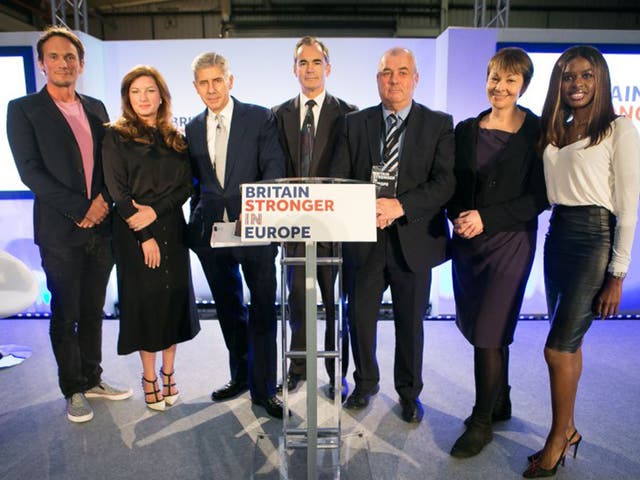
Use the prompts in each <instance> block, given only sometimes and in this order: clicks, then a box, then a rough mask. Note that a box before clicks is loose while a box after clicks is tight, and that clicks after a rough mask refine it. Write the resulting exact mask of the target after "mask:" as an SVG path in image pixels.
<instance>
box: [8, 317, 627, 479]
mask: <svg viewBox="0 0 640 480" xmlns="http://www.w3.org/2000/svg"><path fill="white" fill-rule="evenodd" d="M202 327H203V329H202V332H201V333H200V334H199V335H198V336H197V337H196V338H195V339H194V340H193V341H191V342H188V343H186V344H183V345H180V346H179V348H178V357H177V364H176V371H177V381H178V386H179V388H180V390H181V394H182V395H181V397H180V400H179V402H178V403H177V404H176V405H175V406H174V407H172V408H171V409H169V410H167V411H166V412H164V413H155V412H153V413H152V412H151V411H149V410H148V409H146V408H145V406H144V400H143V396H142V393H141V388H140V372H141V367H140V361H139V359H138V357H137V355H135V354H132V355H128V356H125V357H119V356H117V355H116V353H115V343H116V337H117V330H118V322H117V321H116V320H105V322H104V339H103V357H104V360H103V367H104V370H105V373H104V378H105V379H106V380H108V381H112V382H118V383H121V384H127V385H130V386H131V387H132V388H133V389H134V396H133V397H132V398H131V399H129V400H124V401H121V402H107V401H101V400H99V401H92V406H93V408H94V412H95V417H94V419H93V420H92V421H91V422H88V423H86V424H80V425H78V424H73V423H71V422H69V421H68V420H67V419H66V415H65V402H64V400H63V399H62V397H61V394H60V391H59V389H58V386H57V377H56V374H55V362H54V359H53V354H52V352H51V347H50V345H49V337H48V321H47V320H0V344H20V345H28V346H30V347H31V348H32V349H33V355H32V356H31V358H29V359H27V360H26V361H25V362H24V363H22V364H21V365H18V366H15V367H11V368H8V369H2V370H0V392H2V394H1V396H0V398H1V400H0V452H1V454H0V455H1V457H2V461H1V462H0V479H29V480H30V479H38V480H46V479H56V480H58V479H60V480H62V479H65V480H66V479H97V478H104V479H135V480H139V479H144V480H152V479H167V478H180V479H182V480H188V479H194V480H195V479H228V480H235V479H249V478H251V479H254V478H255V479H262V478H265V479H266V478H269V479H271V478H273V479H278V478H282V471H283V470H282V468H281V467H282V465H281V456H280V455H279V454H278V443H279V441H280V440H281V438H280V437H281V431H282V422H281V421H278V420H275V419H272V418H269V417H267V416H266V415H265V414H264V410H263V409H262V408H258V407H255V406H253V405H252V404H251V402H250V399H249V396H248V394H244V395H243V396H241V397H239V398H237V399H234V400H231V401H228V402H224V403H213V402H211V400H210V397H209V395H210V392H211V390H212V389H213V388H214V387H218V386H221V385H222V384H224V383H225V382H226V381H227V380H228V368H227V360H226V359H227V354H226V348H225V346H224V343H223V341H222V335H221V333H220V328H219V325H218V322H217V321H214V320H206V321H203V322H202ZM547 329H548V326H547V323H546V322H544V321H521V322H520V324H519V326H518V329H517V331H516V341H515V342H514V344H513V346H512V349H511V368H510V376H511V380H510V383H511V385H512V392H511V398H512V402H513V418H512V419H511V420H509V421H507V422H502V423H499V424H496V427H495V436H494V441H493V442H492V443H491V444H490V445H488V446H487V447H486V448H485V450H484V451H483V452H482V453H481V454H480V455H478V456H477V457H474V458H471V459H468V460H456V459H453V458H452V457H450V456H449V453H448V452H449V449H450V448H451V445H452V444H453V442H454V441H455V440H456V438H457V437H458V436H459V435H460V434H461V433H462V431H463V425H462V420H463V419H464V418H465V417H466V416H467V415H468V414H469V413H470V411H471V407H472V405H473V401H474V387H473V365H472V348H471V346H469V345H468V344H467V343H466V341H465V340H464V338H463V337H462V336H461V335H460V334H459V332H458V330H457V329H456V327H455V325H454V323H453V322H450V321H440V322H434V321H429V322H425V355H424V384H425V386H424V390H423V393H422V395H421V400H422V402H423V403H424V404H425V410H426V413H425V418H424V421H423V422H422V423H421V424H420V425H418V426H412V425H408V424H406V423H404V422H403V421H402V420H401V419H400V417H399V415H400V409H399V406H398V403H397V395H396V393H395V391H394V389H393V379H392V370H393V323H392V322H380V323H379V338H378V360H379V364H380V369H381V374H382V380H381V385H380V386H381V390H380V393H379V394H378V395H376V396H375V397H374V398H373V400H372V403H371V405H370V407H369V408H368V409H366V410H365V411H362V412H358V413H355V414H354V413H352V412H350V411H348V410H343V411H342V427H343V433H344V434H345V435H346V437H345V443H344V447H343V449H345V448H346V449H349V452H348V453H349V455H344V453H345V452H342V453H343V455H342V457H343V465H342V470H341V477H340V478H349V479H352V478H353V479H357V480H364V479H365V478H366V477H368V476H370V478H373V479H376V480H378V479H383V480H387V479H416V480H417V479H482V480H489V479H503V478H504V479H509V478H513V479H517V478H521V473H522V471H523V470H524V469H525V468H526V466H527V465H526V457H527V455H529V454H531V453H533V452H534V451H535V450H538V449H539V448H540V447H541V445H542V443H543V441H544V437H545V435H546V433H547V430H548V427H549V424H550V407H549V388H548V376H547V371H546V366H545V363H544V360H543V357H542V348H543V345H544V340H545V336H546V332H547ZM639 347H640V323H639V322H637V321H618V320H616V321H598V322H595V323H594V324H593V327H592V328H591V330H590V331H589V333H588V335H587V338H586V340H585V345H584V348H583V350H584V371H583V376H582V380H581V383H580V389H579V392H578V400H577V407H576V422H577V426H578V428H579V430H580V433H581V434H582V435H583V439H584V440H583V442H582V443H581V445H580V449H579V450H578V457H577V458H576V459H573V458H567V462H566V466H565V467H564V468H562V467H560V468H559V471H558V475H557V478H559V479H605V478H610V479H639V478H640V454H639V453H638V446H639V445H640V428H639V426H640V375H639V373H640V348H639ZM351 370H352V369H351ZM319 371H320V372H321V374H320V379H319V385H320V388H321V390H322V387H323V386H324V385H326V383H327V378H326V374H325V373H324V368H322V366H319ZM349 382H350V387H351V388H353V379H352V375H351V372H350V373H349ZM303 387H304V384H303ZM292 404H293V408H294V411H296V408H298V409H300V408H303V407H302V406H303V405H304V393H303V392H298V393H296V394H295V395H294V397H293V398H292ZM319 404H320V405H321V407H320V408H321V412H320V415H321V416H322V415H323V414H324V412H325V410H324V409H328V408H329V406H328V404H327V403H326V402H324V401H322V400H321V401H320V402H319ZM327 411H328V410H327ZM354 438H356V439H357V441H356V440H353V439H354ZM289 478H296V479H297V478H304V475H302V474H300V475H298V474H295V473H291V472H290V475H289Z"/></svg>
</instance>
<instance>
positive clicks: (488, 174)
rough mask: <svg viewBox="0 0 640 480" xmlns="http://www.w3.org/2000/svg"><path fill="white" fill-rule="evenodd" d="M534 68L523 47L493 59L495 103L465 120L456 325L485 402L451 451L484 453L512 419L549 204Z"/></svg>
mask: <svg viewBox="0 0 640 480" xmlns="http://www.w3.org/2000/svg"><path fill="white" fill-rule="evenodd" d="M532 75H533V64H532V62H531V59H530V58H529V56H528V55H527V54H526V52H524V50H522V49H520V48H504V49H502V50H500V51H498V52H497V53H496V54H495V55H494V56H493V58H492V59H491V60H490V61H489V65H488V66H487V83H486V92H487V97H488V98H489V103H490V104H491V109H489V110H486V111H484V112H482V113H480V115H478V116H477V117H476V118H470V119H467V120H464V121H462V122H460V123H459V124H458V126H457V127H456V131H455V136H456V161H455V174H456V180H457V186H456V192H455V194H454V196H453V198H452V200H451V202H450V204H449V205H448V209H447V210H448V215H449V218H450V219H451V221H452V222H453V226H454V230H453V232H454V235H453V238H452V241H451V247H452V260H453V262H452V270H453V288H454V295H455V301H456V323H457V325H458V328H459V329H460V331H461V332H462V334H463V335H464V336H465V338H466V339H467V340H468V341H469V343H471V345H473V347H474V367H475V368H474V373H475V386H476V399H475V406H474V407H473V412H472V414H471V416H470V417H469V418H467V419H466V420H465V425H467V428H466V430H465V432H464V433H463V434H462V435H461V436H460V438H458V440H457V441H456V442H455V444H454V445H453V448H452V449H451V455H453V456H454V457H458V458H467V457H471V456H473V455H477V454H478V453H480V451H481V450H482V449H483V448H484V446H485V445H486V444H487V443H489V442H490V441H491V439H492V438H493V431H492V427H491V424H492V422H495V421H499V420H506V419H508V418H510V417H511V401H510V399H509V390H510V387H509V384H508V360H509V345H510V344H511V342H512V341H513V334H514V331H515V327H516V322H517V320H518V315H519V313H520V307H521V305H522V300H523V297H524V291H525V287H526V283H527V279H528V278H529V273H530V271H531V266H532V263H533V256H534V253H535V245H536V231H537V228H538V214H539V213H540V212H541V211H542V210H544V208H545V207H546V206H547V200H546V195H545V185H544V173H543V167H542V161H541V160H540V157H539V155H538V154H537V152H536V143H537V141H538V136H539V132H540V129H539V120H538V117H536V116H535V115H534V114H533V113H531V112H530V111H529V110H527V109H525V108H522V107H519V106H518V105H517V101H518V98H519V97H520V96H521V95H522V94H523V93H524V92H525V90H526V89H527V86H528V85H529V81H530V80H531V77H532Z"/></svg>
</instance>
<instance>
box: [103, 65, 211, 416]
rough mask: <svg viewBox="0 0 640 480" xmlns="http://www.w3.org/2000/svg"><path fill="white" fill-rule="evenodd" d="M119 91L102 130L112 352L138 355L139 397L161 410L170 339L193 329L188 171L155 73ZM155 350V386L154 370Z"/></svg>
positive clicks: (168, 378) (132, 77) (169, 376)
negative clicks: (115, 305)
mask: <svg viewBox="0 0 640 480" xmlns="http://www.w3.org/2000/svg"><path fill="white" fill-rule="evenodd" d="M120 93H121V97H122V116H121V117H120V118H119V119H118V120H117V121H116V122H114V123H113V124H112V125H110V128H108V129H107V132H106V135H105V139H104V142H103V148H102V155H103V163H104V173H105V180H106V183H107V187H108V189H109V193H110V194H111V196H112V197H113V199H114V201H115V203H116V207H117V210H118V213H119V215H118V216H116V217H115V219H114V228H113V235H114V238H113V245H114V253H115V259H116V267H117V276H118V299H119V305H120V334H119V337H118V353H119V354H120V355H126V354H129V353H132V352H134V351H138V352H139V353H140V358H141V360H142V369H143V374H142V386H143V390H144V396H145V402H146V404H147V406H148V407H149V408H151V409H154V410H164V408H165V405H173V404H174V403H175V402H176V400H177V398H178V389H177V388H176V384H175V380H174V377H173V375H174V360H175V355H176V344H177V343H179V342H184V341H186V340H190V339H192V338H193V337H194V336H195V335H196V334H197V333H198V331H199V330H200V325H199V322H198V317H197V310H196V306H195V299H194V294H193V286H192V284H191V269H190V264H189V251H188V249H187V247H186V246H185V244H184V241H183V234H184V229H185V221H184V216H183V213H182V204H183V203H184V202H185V201H186V200H187V199H188V197H189V195H190V193H191V189H192V186H191V169H190V166H189V161H188V157H187V154H186V143H185V141H184V138H183V136H182V135H181V134H180V132H178V131H177V130H176V128H175V127H174V126H173V125H172V123H171V96H170V94H169V90H168V89H167V85H166V83H165V81H164V79H163V78H162V76H161V75H160V73H158V71H157V70H156V69H155V68H153V67H148V66H137V67H135V68H133V69H132V70H131V71H130V72H129V73H127V74H126V75H125V77H124V78H123V80H122V86H121V89H120ZM160 351H161V352H162V367H161V369H160V374H161V375H162V384H163V388H162V390H161V389H160V388H158V383H157V380H158V379H157V376H156V374H155V370H156V365H155V364H156V352H160Z"/></svg>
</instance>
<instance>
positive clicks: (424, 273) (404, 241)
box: [333, 48, 455, 423]
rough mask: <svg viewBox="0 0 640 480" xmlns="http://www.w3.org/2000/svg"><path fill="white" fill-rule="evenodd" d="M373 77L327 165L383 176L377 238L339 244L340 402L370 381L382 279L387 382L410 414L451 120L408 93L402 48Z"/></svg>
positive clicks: (450, 154) (371, 389)
mask: <svg viewBox="0 0 640 480" xmlns="http://www.w3.org/2000/svg"><path fill="white" fill-rule="evenodd" d="M377 82H378V92H379V94H380V99H381V100H382V103H381V104H380V105H376V106H374V107H370V108H367V109H365V110H362V111H360V112H356V113H353V114H350V115H347V117H346V123H345V129H344V131H343V136H342V137H341V140H340V146H339V152H338V155H337V158H336V163H335V167H334V170H333V172H334V174H335V176H338V177H343V178H351V179H356V180H362V181H370V180H375V178H374V177H375V174H376V172H377V173H384V174H385V175H386V177H384V178H386V187H383V188H381V189H380V195H379V198H378V199H377V200H376V222H377V227H378V230H377V241H376V242H375V243H355V244H345V262H347V261H348V262H350V263H352V264H353V265H354V267H355V282H354V287H353V290H352V291H351V292H350V297H349V304H350V309H351V312H350V315H349V322H350V334H351V340H352V342H351V344H352V347H353V357H354V362H355V366H356V369H355V373H354V379H355V382H356V386H355V389H354V391H353V393H352V394H351V396H350V397H349V398H348V399H347V402H346V407H347V408H350V409H356V410H357V409H362V408H365V407H366V406H368V404H369V400H370V398H371V396H373V395H375V394H376V393H377V392H378V390H379V381H380V372H379V369H378V363H377V360H376V341H377V328H376V322H377V316H378V310H379V308H380V302H381V300H382V294H383V292H384V290H385V289H386V288H387V287H391V296H392V299H393V315H394V323H395V345H396V348H395V362H394V383H395V388H396V391H397V392H398V395H399V396H400V406H401V408H402V419H403V420H405V421H406V422H412V423H417V422H420V421H422V417H423V415H424V409H423V407H422V404H421V403H420V399H419V395H420V392H421V391H422V386H423V383H422V359H423V358H422V354H423V344H424V337H423V324H422V322H423V317H424V314H425V312H426V309H427V306H428V304H429V290H430V287H431V268H432V267H434V266H436V265H438V264H440V263H442V262H444V261H445V259H446V255H445V251H446V243H447V239H448V237H449V230H448V227H447V223H446V218H445V215H444V207H443V206H444V205H445V204H446V203H447V201H448V200H449V198H450V197H451V195H452V194H453V191H454V187H455V179H454V175H453V163H454V137H453V120H452V118H451V116H450V115H447V114H444V113H441V112H435V111H433V110H430V109H429V108H427V107H425V106H424V105H420V104H419V103H416V102H414V101H413V94H414V91H415V87H416V85H417V83H418V69H417V66H416V61H415V57H414V56H413V53H412V52H411V51H410V50H408V49H405V48H393V49H391V50H388V51H387V52H385V54H384V55H383V56H382V58H381V60H380V63H379V65H378V73H377ZM372 173H374V176H373V177H372ZM381 178H382V177H381ZM383 183H385V182H380V183H379V185H382V184H383Z"/></svg>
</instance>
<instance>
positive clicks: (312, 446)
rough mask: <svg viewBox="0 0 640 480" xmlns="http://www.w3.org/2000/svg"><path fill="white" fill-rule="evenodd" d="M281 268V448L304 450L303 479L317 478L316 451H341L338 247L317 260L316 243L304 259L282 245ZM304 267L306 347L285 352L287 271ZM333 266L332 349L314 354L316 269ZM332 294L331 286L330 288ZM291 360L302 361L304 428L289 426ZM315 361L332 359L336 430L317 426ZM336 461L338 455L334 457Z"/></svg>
mask: <svg viewBox="0 0 640 480" xmlns="http://www.w3.org/2000/svg"><path fill="white" fill-rule="evenodd" d="M280 252H281V253H280V265H281V277H282V278H281V285H282V287H281V299H280V306H281V311H282V329H281V331H282V334H281V336H282V350H281V351H282V355H281V360H282V372H283V382H282V399H283V402H284V418H283V425H282V432H283V437H284V448H285V450H286V449H291V448H306V449H307V478H308V479H315V478H317V475H316V473H317V453H318V452H317V450H318V449H319V448H332V449H337V451H338V452H339V450H340V447H341V417H340V414H341V411H342V395H341V390H342V322H343V316H344V312H343V303H342V244H341V243H340V242H336V243H333V256H331V257H320V258H318V257H317V242H315V241H308V242H305V256H304V257H287V256H286V249H285V244H284V243H282V244H281V250H280ZM301 265H304V267H305V325H306V345H305V350H304V351H302V350H295V351H293V350H289V342H288V338H287V320H288V316H287V306H288V301H287V300H288V299H287V292H288V283H287V276H288V267H289V266H301ZM324 265H327V266H335V267H337V269H338V272H337V281H338V295H337V296H334V305H333V308H336V305H335V303H336V302H337V304H338V305H337V309H338V311H337V315H336V319H335V321H336V322H337V325H336V328H335V338H334V345H335V350H328V351H327V350H318V346H317V337H318V335H317V333H318V323H317V309H318V305H317V304H318V302H317V287H316V279H317V267H318V266H324ZM334 292H335V286H334ZM292 358H305V359H306V371H307V381H306V387H307V428H293V427H291V426H290V425H289V411H290V409H289V402H288V400H289V398H288V397H289V392H288V386H287V380H286V372H287V368H288V367H287V360H288V359H292ZM318 358H325V359H326V358H334V359H335V368H334V378H333V384H334V393H335V394H334V398H333V409H334V410H335V412H334V413H335V418H336V421H337V426H336V427H319V426H318V371H317V370H318ZM338 458H339V455H338Z"/></svg>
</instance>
